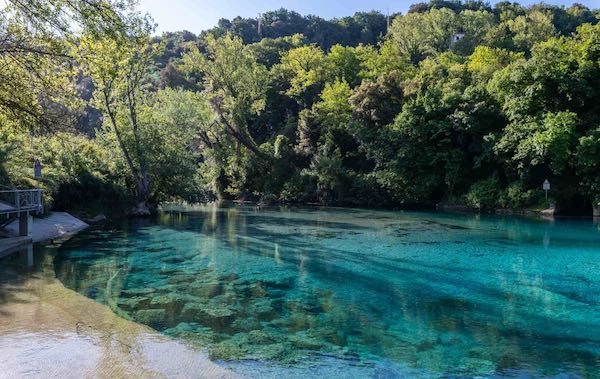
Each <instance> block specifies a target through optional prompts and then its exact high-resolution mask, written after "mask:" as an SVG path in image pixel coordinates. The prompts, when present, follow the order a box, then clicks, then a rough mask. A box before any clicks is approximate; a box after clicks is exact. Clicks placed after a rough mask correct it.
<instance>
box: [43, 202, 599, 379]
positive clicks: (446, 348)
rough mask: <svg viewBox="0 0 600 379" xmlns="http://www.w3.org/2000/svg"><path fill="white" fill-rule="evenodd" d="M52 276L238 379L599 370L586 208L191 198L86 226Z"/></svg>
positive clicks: (594, 262) (594, 231) (594, 373)
mask: <svg viewBox="0 0 600 379" xmlns="http://www.w3.org/2000/svg"><path fill="white" fill-rule="evenodd" d="M54 267H55V271H56V275H57V277H58V278H59V279H60V280H61V281H62V282H63V283H64V284H65V285H66V286H67V287H69V288H71V289H74V290H76V291H77V292H79V293H81V294H83V295H85V296H88V297H90V298H93V299H95V300H96V301H99V302H101V303H104V304H107V305H108V306H109V307H111V308H112V309H113V310H114V311H115V312H116V313H118V314H119V315H121V316H122V317H126V318H129V319H132V320H135V321H138V322H141V323H145V324H148V325H149V326H151V327H153V328H155V329H156V330H158V331H160V332H162V333H165V334H168V335H170V336H173V337H174V338H178V339H182V340H185V341H187V342H189V343H191V344H194V345H196V346H198V347H199V348H206V349H208V351H209V353H210V354H211V357H213V359H215V360H220V361H224V362H226V363H224V364H226V365H228V366H229V367H232V368H233V369H234V370H237V371H239V372H241V373H243V374H246V375H249V376H254V377H279V378H281V377H292V376H296V377H307V376H313V377H314V376H322V377H331V376H333V375H336V376H338V377H350V376H355V377H378V378H379V377H381V378H384V377H403V376H404V377H405V376H411V377H473V376H481V377H528V376H534V377H565V378H568V377H583V378H598V377H600V231H599V228H598V225H596V224H594V222H592V221H591V220H577V221H575V220H557V221H544V220H529V219H520V218H500V217H491V216H489V217H483V216H476V215H447V214H431V213H407V212H384V211H373V210H359V209H331V208H328V209H318V208H314V209H311V208H267V209H258V208H255V207H251V206H226V207H216V206H206V207H199V208H194V209H189V208H188V209H176V208H173V209H172V210H170V211H165V212H163V213H162V214H161V215H160V216H159V218H158V219H157V220H137V221H129V222H127V223H123V224H109V225H105V226H102V227H96V228H93V229H91V230H89V231H87V232H84V233H82V234H81V235H79V236H77V237H76V238H74V239H73V240H71V241H70V242H68V243H67V244H65V245H63V247H62V248H60V250H59V252H58V254H57V256H56V257H55V261H54Z"/></svg>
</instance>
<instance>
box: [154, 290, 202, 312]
mask: <svg viewBox="0 0 600 379" xmlns="http://www.w3.org/2000/svg"><path fill="white" fill-rule="evenodd" d="M194 300H195V299H194V298H193V297H191V296H186V295H181V294H178V293H166V294H164V295H159V296H155V297H153V298H152V300H151V301H150V305H152V306H158V307H161V308H167V309H177V308H181V307H183V306H184V305H185V304H186V303H188V302H190V301H194Z"/></svg>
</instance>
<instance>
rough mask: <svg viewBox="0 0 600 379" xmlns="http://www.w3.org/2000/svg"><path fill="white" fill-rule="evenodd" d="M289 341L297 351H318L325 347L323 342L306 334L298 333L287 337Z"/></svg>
mask: <svg viewBox="0 0 600 379" xmlns="http://www.w3.org/2000/svg"><path fill="white" fill-rule="evenodd" d="M289 340H290V341H291V343H292V345H294V346H295V347H297V348H299V349H305V350H320V349H321V348H322V347H324V346H325V343H324V342H322V341H320V340H318V339H316V338H312V337H310V336H308V335H307V334H306V332H298V333H296V334H293V335H291V336H290V337H289Z"/></svg>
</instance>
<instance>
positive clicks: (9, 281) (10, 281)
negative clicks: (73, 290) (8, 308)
mask: <svg viewBox="0 0 600 379" xmlns="http://www.w3.org/2000/svg"><path fill="white" fill-rule="evenodd" d="M35 257H36V255H35V253H34V246H33V245H31V244H29V245H27V246H23V247H20V248H18V249H15V250H14V251H11V252H10V253H9V254H7V255H5V256H3V257H2V258H0V305H2V304H8V303H21V302H27V301H28V300H26V297H25V296H23V294H27V293H31V292H32V291H33V290H32V289H27V288H24V284H25V283H26V281H27V280H28V279H30V278H32V277H36V276H38V275H39V273H40V271H41V262H40V260H39V259H35ZM0 315H6V313H5V311H3V310H2V309H1V308H0Z"/></svg>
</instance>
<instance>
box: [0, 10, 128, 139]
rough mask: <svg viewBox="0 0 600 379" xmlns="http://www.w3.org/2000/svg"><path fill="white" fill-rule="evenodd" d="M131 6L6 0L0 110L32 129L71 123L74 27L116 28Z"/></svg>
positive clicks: (0, 27)
mask: <svg viewBox="0 0 600 379" xmlns="http://www.w3.org/2000/svg"><path fill="white" fill-rule="evenodd" d="M130 12H131V4H130V1H128V0H123V1H121V0H115V1H102V0H72V1H66V0H32V1H20V0H9V1H7V5H6V6H5V8H3V9H2V13H3V17H2V19H1V20H0V62H1V63H2V64H1V67H2V68H1V69H0V83H1V84H0V112H2V113H4V114H5V115H7V116H9V117H11V119H13V120H17V121H18V123H19V124H21V125H25V126H28V127H29V128H30V129H34V128H39V127H40V126H41V127H43V128H44V129H49V128H50V127H53V128H56V127H59V126H62V127H68V126H72V124H73V123H74V117H73V116H74V115H73V112H74V111H76V110H77V109H78V105H80V104H79V102H78V101H77V96H76V92H75V88H74V77H75V72H74V70H72V57H71V56H70V54H69V48H70V46H72V44H73V43H76V34H75V31H76V30H77V29H84V30H87V31H88V32H89V33H94V34H95V35H101V34H111V35H116V34H119V33H121V32H122V31H123V30H124V27H125V26H124V25H125V24H126V22H127V21H126V18H127V17H128V16H127V15H128V14H129V13H130ZM67 104H69V105H68V106H67Z"/></svg>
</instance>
